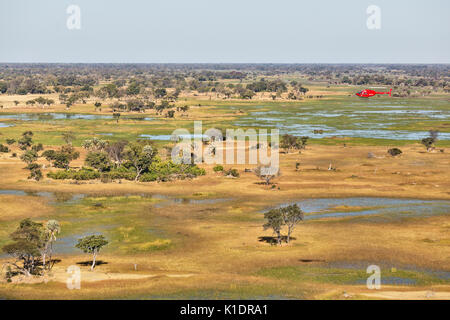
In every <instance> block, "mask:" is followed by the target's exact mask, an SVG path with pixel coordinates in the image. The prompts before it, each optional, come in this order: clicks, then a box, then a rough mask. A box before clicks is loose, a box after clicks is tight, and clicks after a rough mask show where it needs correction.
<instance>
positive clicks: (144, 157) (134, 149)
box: [125, 141, 158, 181]
mask: <svg viewBox="0 0 450 320" xmlns="http://www.w3.org/2000/svg"><path fill="white" fill-rule="evenodd" d="M148 143H149V142H143V141H138V142H135V143H131V144H129V145H128V146H127V148H126V150H125V159H127V160H128V161H129V162H130V163H131V164H132V166H133V167H134V169H135V170H136V177H135V178H134V181H138V180H139V177H140V176H141V174H142V173H143V172H144V171H145V170H147V169H148V167H150V165H151V164H152V162H153V159H154V157H155V156H156V154H157V153H158V151H157V150H156V148H154V147H152V146H151V145H150V144H148Z"/></svg>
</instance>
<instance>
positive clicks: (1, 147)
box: [0, 144, 9, 153]
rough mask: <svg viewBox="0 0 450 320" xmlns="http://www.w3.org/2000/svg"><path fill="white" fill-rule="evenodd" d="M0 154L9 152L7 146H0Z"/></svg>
mask: <svg viewBox="0 0 450 320" xmlns="http://www.w3.org/2000/svg"><path fill="white" fill-rule="evenodd" d="M0 152H3V153H8V152H9V148H8V147H7V146H4V145H2V144H0Z"/></svg>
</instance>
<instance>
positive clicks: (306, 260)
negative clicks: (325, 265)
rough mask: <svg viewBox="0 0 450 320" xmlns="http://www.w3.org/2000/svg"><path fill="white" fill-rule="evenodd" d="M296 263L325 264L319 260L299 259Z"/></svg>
mask: <svg viewBox="0 0 450 320" xmlns="http://www.w3.org/2000/svg"><path fill="white" fill-rule="evenodd" d="M298 261H300V262H304V263H311V262H325V260H321V259H299V260H298Z"/></svg>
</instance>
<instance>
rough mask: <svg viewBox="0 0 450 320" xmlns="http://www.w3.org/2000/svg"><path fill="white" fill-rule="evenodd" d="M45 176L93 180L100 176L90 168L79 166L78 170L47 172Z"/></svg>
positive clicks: (61, 178) (59, 178) (58, 178)
mask: <svg viewBox="0 0 450 320" xmlns="http://www.w3.org/2000/svg"><path fill="white" fill-rule="evenodd" d="M47 177H49V178H51V179H56V180H65V179H73V180H95V179H98V178H100V173H99V172H98V171H96V170H94V169H92V168H84V167H83V168H81V169H80V170H65V171H55V172H49V173H48V174H47Z"/></svg>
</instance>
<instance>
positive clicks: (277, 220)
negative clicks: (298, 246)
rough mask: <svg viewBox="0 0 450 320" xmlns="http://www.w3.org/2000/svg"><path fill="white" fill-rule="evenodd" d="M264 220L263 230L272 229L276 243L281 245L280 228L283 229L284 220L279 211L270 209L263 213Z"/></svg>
mask: <svg viewBox="0 0 450 320" xmlns="http://www.w3.org/2000/svg"><path fill="white" fill-rule="evenodd" d="M264 218H265V219H267V222H266V223H265V224H264V225H263V227H264V230H267V229H272V230H273V233H274V234H276V236H277V243H278V244H279V245H281V228H282V227H283V224H284V220H283V215H282V214H281V210H280V209H272V210H270V211H268V212H266V213H264Z"/></svg>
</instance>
